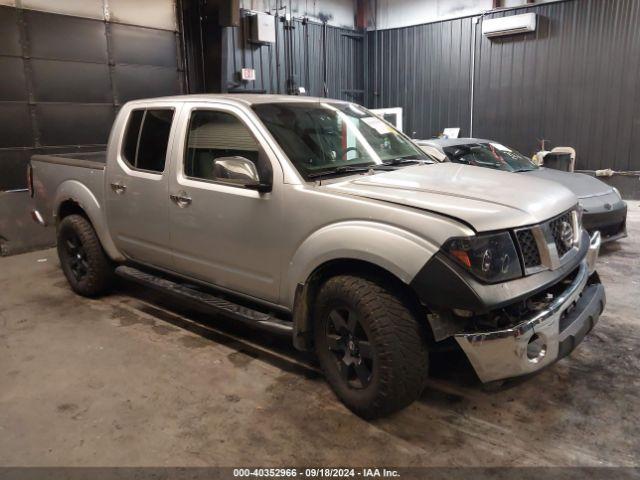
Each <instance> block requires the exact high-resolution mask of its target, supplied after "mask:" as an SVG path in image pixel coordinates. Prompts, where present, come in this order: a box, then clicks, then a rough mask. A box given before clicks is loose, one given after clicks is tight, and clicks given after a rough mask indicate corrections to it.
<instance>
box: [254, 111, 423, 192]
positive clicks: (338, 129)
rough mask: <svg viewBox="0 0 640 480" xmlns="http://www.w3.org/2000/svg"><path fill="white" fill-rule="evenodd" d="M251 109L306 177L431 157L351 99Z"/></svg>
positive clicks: (395, 166) (417, 160)
mask: <svg viewBox="0 0 640 480" xmlns="http://www.w3.org/2000/svg"><path fill="white" fill-rule="evenodd" d="M253 110H254V111H255V112H256V114H257V115H258V117H259V118H260V120H262V123H264V125H265V126H266V127H267V129H268V130H269V132H270V133H271V135H273V137H274V138H275V139H276V141H277V142H278V143H279V144H280V147H281V148H282V150H284V152H285V153H286V154H287V156H288V157H289V159H290V160H291V162H292V163H293V164H294V165H295V167H296V168H297V169H298V171H300V173H301V174H302V175H303V176H304V177H305V178H306V179H309V178H315V177H319V176H322V175H324V174H326V175H335V174H347V173H349V172H354V171H359V170H360V169H362V170H367V169H368V168H375V167H376V166H385V165H389V166H391V165H393V166H394V168H397V167H398V166H401V165H405V164H411V163H418V162H421V161H431V160H432V159H431V158H430V157H429V156H427V155H426V154H425V153H424V152H423V151H422V150H421V149H420V148H418V147H417V146H415V145H414V144H413V143H412V142H411V141H410V140H409V139H407V138H406V137H405V136H404V135H402V134H401V133H400V132H398V131H397V130H395V129H394V128H393V127H391V126H390V125H389V124H387V123H386V122H384V121H383V120H381V119H380V118H378V117H377V116H375V115H374V114H372V113H371V112H368V111H367V110H366V109H364V108H362V107H360V106H357V105H353V104H349V103H330V102H318V103H311V102H304V103H302V102H298V103H294V102H291V103H267V104H258V105H254V107H253ZM385 168H386V167H385Z"/></svg>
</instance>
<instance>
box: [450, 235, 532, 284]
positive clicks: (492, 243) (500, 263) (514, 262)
mask: <svg viewBox="0 0 640 480" xmlns="http://www.w3.org/2000/svg"><path fill="white" fill-rule="evenodd" d="M442 249H443V250H444V251H445V252H446V253H447V254H448V255H449V256H450V257H451V258H453V259H454V260H455V261H456V263H458V264H459V265H461V266H462V267H464V268H465V269H466V270H468V271H469V272H471V273H472V274H473V275H474V276H476V277H477V278H479V279H480V280H482V281H484V282H487V283H498V282H505V281H507V280H513V279H514V278H519V277H522V267H521V266H520V259H519V258H518V252H517V251H516V246H515V244H514V243H513V239H512V238H511V235H510V234H509V232H500V233H490V234H480V235H475V236H473V237H456V238H450V239H449V240H447V241H446V242H445V244H444V245H443V247H442Z"/></svg>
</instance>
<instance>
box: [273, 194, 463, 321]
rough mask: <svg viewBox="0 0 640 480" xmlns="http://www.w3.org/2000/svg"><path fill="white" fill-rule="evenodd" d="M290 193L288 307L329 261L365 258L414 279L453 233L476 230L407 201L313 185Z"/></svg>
mask: <svg viewBox="0 0 640 480" xmlns="http://www.w3.org/2000/svg"><path fill="white" fill-rule="evenodd" d="M289 193H290V196H289V198H288V200H287V202H286V205H287V207H290V214H288V215H286V216H285V217H286V219H287V220H286V222H285V223H286V225H285V229H284V231H285V232H287V233H288V234H287V235H286V237H285V238H286V240H285V241H284V243H285V244H288V246H287V247H286V248H287V249H288V250H289V252H291V253H290V254H286V255H285V258H288V259H289V260H288V261H287V264H286V265H284V266H283V267H284V268H283V272H285V275H284V278H283V282H282V292H281V300H282V304H283V306H285V307H287V308H292V307H293V304H294V298H295V291H296V287H297V286H298V285H299V284H305V283H306V282H307V279H308V278H309V276H310V275H311V274H312V273H313V272H314V271H315V270H316V269H317V268H318V267H320V266H321V265H323V264H325V263H327V262H329V261H332V260H361V261H365V262H368V263H371V264H374V265H376V266H378V267H381V268H383V269H385V270H387V271H388V272H390V273H392V274H393V275H395V276H396V277H397V278H398V279H400V280H401V281H403V282H404V283H406V284H407V285H408V284H410V283H411V280H412V279H413V278H414V277H415V275H416V274H417V273H418V272H419V271H420V269H421V268H422V267H423V266H424V264H425V263H426V262H427V261H428V260H429V259H430V258H431V257H432V256H433V255H434V254H435V253H436V252H437V251H438V249H439V248H440V246H441V245H442V244H443V242H444V241H445V240H446V239H447V238H450V237H452V236H460V235H472V234H473V231H472V230H470V229H469V228H468V227H466V226H465V225H463V224H460V223H458V222H456V221H454V220H452V219H447V218H445V217H442V216H438V215H434V214H432V213H429V212H423V211H420V210H417V209H412V208H405V207H404V206H399V205H392V204H389V203H386V202H379V201H370V200H364V199H360V198H356V197H352V196H349V195H340V194H333V193H327V192H326V191H322V189H316V188H309V187H301V188H295V189H292V190H291V191H290V192H289ZM310 212H313V214H310ZM287 222H288V223H287Z"/></svg>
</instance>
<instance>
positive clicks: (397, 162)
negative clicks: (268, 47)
mask: <svg viewBox="0 0 640 480" xmlns="http://www.w3.org/2000/svg"><path fill="white" fill-rule="evenodd" d="M414 163H434V162H433V161H432V160H429V159H428V158H407V157H398V158H392V159H391V160H387V161H385V162H382V165H385V166H394V165H408V164H414Z"/></svg>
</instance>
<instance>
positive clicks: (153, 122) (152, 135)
mask: <svg viewBox="0 0 640 480" xmlns="http://www.w3.org/2000/svg"><path fill="white" fill-rule="evenodd" d="M173 114H174V110H173V109H172V108H148V109H137V110H133V111H132V112H131V114H130V115H129V120H128V122H127V129H126V132H125V137H124V142H123V147H122V157H123V158H124V160H125V161H126V163H127V164H128V165H129V167H131V168H132V169H134V170H142V171H145V172H151V173H162V172H164V167H165V163H166V160H167V148H168V145H169V133H170V132H171V123H172V121H173Z"/></svg>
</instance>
